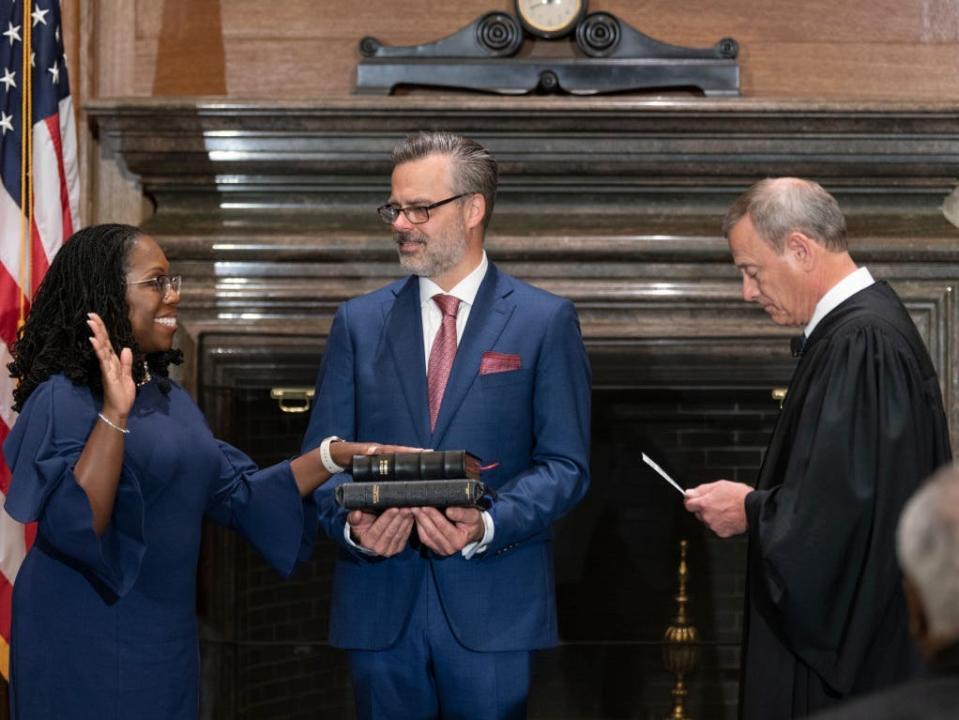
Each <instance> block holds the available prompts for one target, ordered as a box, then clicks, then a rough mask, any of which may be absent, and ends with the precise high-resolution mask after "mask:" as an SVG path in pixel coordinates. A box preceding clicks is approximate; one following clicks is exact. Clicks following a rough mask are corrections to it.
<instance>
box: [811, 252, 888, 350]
mask: <svg viewBox="0 0 959 720" xmlns="http://www.w3.org/2000/svg"><path fill="white" fill-rule="evenodd" d="M874 282H876V281H875V280H874V279H873V277H872V274H871V273H870V272H869V270H868V269H866V268H864V267H861V268H858V269H857V270H854V271H853V272H851V273H849V274H848V275H846V277H844V278H843V279H842V280H840V281H839V282H837V283H836V284H835V285H833V286H832V287H831V288H830V289H829V292H827V293H826V294H825V295H823V296H822V297H821V298H819V302H818V303H816V310H815V311H814V312H813V314H812V319H811V320H810V321H809V324H808V325H806V329H805V330H804V331H803V332H804V333H805V335H806V338H807V339H808V338H809V337H810V336H811V335H812V331H813V330H815V329H816V326H817V325H818V324H819V322H820V321H821V320H822V319H823V318H824V317H826V315H828V314H829V313H831V312H832V311H833V310H835V309H836V308H837V307H839V306H840V305H841V304H842V303H844V302H845V301H846V300H848V299H849V298H851V297H852V296H853V295H855V294H856V293H857V292H859V291H860V290H865V289H866V288H867V287H869V286H870V285H872V284H873V283H874Z"/></svg>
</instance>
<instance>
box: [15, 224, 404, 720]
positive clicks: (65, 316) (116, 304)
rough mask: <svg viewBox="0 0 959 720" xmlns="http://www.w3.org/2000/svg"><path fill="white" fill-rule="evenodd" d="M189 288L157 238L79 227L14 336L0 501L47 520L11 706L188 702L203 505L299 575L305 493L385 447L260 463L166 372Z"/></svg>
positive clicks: (36, 714)
mask: <svg viewBox="0 0 959 720" xmlns="http://www.w3.org/2000/svg"><path fill="white" fill-rule="evenodd" d="M179 290H180V278H179V277H177V276H171V275H170V271H169V264H168V262H167V259H166V257H165V256H164V254H163V252H162V250H161V249H160V247H159V246H158V245H157V243H156V242H155V241H154V240H153V239H152V238H150V237H148V236H146V235H143V234H141V233H140V231H139V230H138V229H137V228H134V227H130V226H125V225H102V226H95V227H90V228H86V229H85V230H81V231H80V232H78V233H76V234H75V235H74V236H73V237H72V238H71V239H70V240H69V241H68V242H67V243H66V244H65V245H64V247H63V248H62V249H61V250H60V252H59V254H58V255H57V257H56V258H55V259H54V261H53V263H52V264H51V266H50V269H49V271H48V273H47V275H46V277H45V279H44V280H43V283H42V285H41V286H40V288H39V291H38V293H37V295H36V298H35V301H34V304H33V308H32V310H31V313H30V315H29V317H28V319H27V322H26V324H25V326H24V327H23V329H22V330H21V332H20V335H19V339H18V341H17V343H16V344H15V346H14V349H13V357H14V361H13V363H11V364H10V370H11V373H12V375H13V377H15V378H17V379H18V381H19V384H18V386H17V388H16V390H15V391H14V401H15V409H17V410H19V412H20V416H19V418H18V419H17V422H16V424H15V426H14V428H13V430H12V431H11V433H10V436H9V437H8V439H7V441H6V443H5V444H4V447H3V450H4V454H5V456H6V460H7V463H8V465H9V467H10V469H11V470H12V472H13V479H12V481H11V485H10V488H9V492H8V495H7V498H6V504H5V509H6V511H7V512H8V513H9V514H10V515H11V516H13V517H14V518H15V519H17V520H19V521H21V522H32V521H36V522H37V523H38V526H37V535H36V541H35V542H34V545H33V547H32V548H31V549H30V551H29V553H28V554H27V557H26V559H25V560H24V562H23V565H22V566H21V568H20V570H19V573H18V575H17V578H16V583H15V585H14V597H13V629H12V639H11V666H10V673H11V678H10V679H11V692H10V704H11V715H12V717H14V718H30V719H31V720H33V719H35V718H58V719H62V718H96V719H97V720H106V719H108V718H130V719H131V720H133V719H136V720H148V719H150V718H157V719H158V720H159V719H160V718H162V719H163V720H168V719H170V718H177V719H180V718H195V717H196V716H197V715H198V707H199V690H198V685H199V652H198V642H197V620H196V613H195V604H196V597H195V596H196V588H195V583H196V569H197V557H198V550H199V544H200V527H201V520H202V518H203V516H204V515H206V516H207V517H210V518H212V519H213V520H214V521H216V522H218V523H221V524H224V525H227V526H230V527H233V528H235V529H236V530H237V531H238V532H240V533H241V534H242V535H243V536H244V537H246V538H247V539H248V540H249V541H250V542H251V543H253V545H254V546H255V547H256V548H257V549H258V550H259V551H260V552H261V553H262V554H263V556H264V557H265V558H266V559H267V560H268V561H269V562H270V563H271V564H272V565H273V566H274V567H275V568H276V569H277V570H278V571H280V572H281V573H283V574H289V573H291V572H292V571H293V569H294V568H295V566H296V565H297V562H298V561H299V560H302V559H304V558H306V557H307V556H308V555H309V553H310V551H311V550H312V545H313V539H314V537H315V535H316V512H315V508H314V506H313V500H312V491H313V490H314V489H316V488H317V487H318V486H319V485H320V484H322V483H323V482H325V481H326V480H327V479H328V478H329V477H330V475H331V469H332V470H336V469H337V466H349V464H350V459H351V458H352V455H353V454H354V453H357V454H360V453H364V452H372V451H374V450H375V449H376V446H375V445H373V444H371V443H347V442H334V443H332V444H327V445H326V447H325V448H318V449H317V450H315V451H312V452H310V453H308V454H305V455H302V456H300V457H297V458H295V459H294V460H291V461H289V462H282V463H279V464H278V465H274V466H272V467H269V468H265V469H263V470H260V469H258V468H257V467H256V466H255V465H254V463H253V462H252V461H251V460H250V458H248V457H247V456H246V455H244V454H243V453H242V452H240V451H239V450H236V449H235V448H232V447H230V446H229V445H227V444H226V443H223V442H220V441H219V440H217V439H216V438H214V437H213V435H212V433H211V432H210V429H209V428H208V427H207V424H206V422H205V420H204V417H203V415H202V413H201V412H200V409H199V408H198V407H197V406H196V404H195V403H194V402H193V400H192V399H191V398H190V397H189V395H188V394H187V393H186V392H185V391H184V390H183V389H182V388H181V387H180V386H179V385H178V384H177V383H175V382H173V381H172V380H170V378H169V377H168V366H169V364H170V363H176V362H179V360H180V354H179V352H178V351H175V350H173V334H174V332H175V330H176V323H177V321H176V314H177V305H178V303H179V301H180V293H179ZM383 449H384V450H393V449H394V448H387V447H384V448H383ZM406 521H407V520H406V519H403V518H400V517H399V516H397V523H399V522H406Z"/></svg>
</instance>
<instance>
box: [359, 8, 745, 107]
mask: <svg viewBox="0 0 959 720" xmlns="http://www.w3.org/2000/svg"><path fill="white" fill-rule="evenodd" d="M515 7H516V15H515V16H514V15H511V14H510V13H505V12H489V13H486V14H485V15H483V16H481V17H480V18H478V19H476V20H475V21H473V22H472V23H471V24H469V25H467V26H466V27H464V28H462V29H461V30H458V31H457V32H455V33H453V34H452V35H448V36H447V37H444V38H441V39H439V40H436V41H434V42H431V43H426V44H423V45H407V46H400V45H396V46H390V45H384V44H383V43H382V42H380V41H379V40H377V39H376V38H374V37H369V36H367V37H364V38H363V39H362V40H360V43H359V49H360V53H361V54H362V55H363V59H361V60H360V62H359V64H358V65H357V67H356V90H355V92H356V93H357V94H367V95H389V94H390V93H391V92H392V91H393V90H394V89H395V88H396V87H397V86H399V85H415V86H427V87H445V88H457V89H466V90H480V91H484V92H491V93H499V94H504V95H524V94H528V93H532V92H546V93H553V92H565V93H570V94H572V95H595V94H597V93H609V92H622V91H628V90H643V89H651V88H689V87H692V88H698V89H700V90H702V91H703V92H704V93H705V94H706V95H738V94H739V64H738V63H737V61H736V57H737V55H738V54H739V45H738V44H737V43H736V41H735V40H733V39H732V38H723V39H722V40H720V41H719V42H718V43H716V44H715V45H714V46H713V47H711V48H687V47H681V46H679V45H670V44H668V43H664V42H660V41H658V40H655V39H654V38H651V37H650V36H649V35H645V34H644V33H641V32H640V31H639V30H636V29H635V28H633V27H631V26H630V25H629V24H628V23H626V22H624V21H622V20H620V19H619V18H617V17H616V16H615V15H612V14H610V13H606V12H594V13H590V14H586V9H587V0H515ZM517 16H518V17H517ZM524 30H525V35H524ZM570 34H573V35H575V40H576V42H575V46H576V52H577V56H576V57H571V58H552V57H526V56H524V57H515V56H516V55H517V53H519V51H520V49H521V48H522V47H523V45H524V43H526V42H527V36H528V37H529V38H530V39H529V44H531V45H535V44H536V43H538V42H552V41H553V40H557V39H559V38H563V37H565V36H568V35H570Z"/></svg>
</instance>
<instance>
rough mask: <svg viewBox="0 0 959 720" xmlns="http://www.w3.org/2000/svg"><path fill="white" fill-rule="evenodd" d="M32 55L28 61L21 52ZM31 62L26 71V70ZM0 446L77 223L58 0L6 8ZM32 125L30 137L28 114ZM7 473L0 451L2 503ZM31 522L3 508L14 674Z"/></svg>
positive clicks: (4, 621) (3, 602)
mask: <svg viewBox="0 0 959 720" xmlns="http://www.w3.org/2000/svg"><path fill="white" fill-rule="evenodd" d="M25 55H26V56H27V57H28V58H29V60H28V61H27V62H26V63H24V56H25ZM25 67H26V70H27V72H26V74H25V73H24V69H25ZM0 72H2V73H3V75H2V77H0V85H2V88H0V133H2V137H0V167H2V181H3V186H2V187H0V443H2V442H3V441H4V440H6V438H7V435H8V433H9V432H10V427H11V426H12V425H13V421H14V420H15V419H16V416H15V414H14V412H13V410H12V409H11V406H12V404H13V395H12V393H13V387H14V385H13V381H12V380H11V378H10V377H9V373H8V372H7V369H6V368H7V363H9V362H10V361H11V359H12V358H11V356H10V347H11V345H12V344H13V341H14V339H15V338H16V332H17V327H18V325H19V324H20V323H21V322H22V320H23V318H24V316H25V315H26V313H27V311H28V310H29V308H30V300H31V299H32V297H33V293H34V292H36V289H37V286H38V285H39V284H40V280H41V279H42V278H43V275H44V273H45V272H46V271H47V268H48V267H49V266H50V261H51V260H53V256H54V255H56V253H57V250H59V248H60V246H61V245H62V244H63V242H64V240H66V239H67V238H68V237H70V235H71V234H73V230H74V228H76V227H77V226H78V222H79V215H78V211H79V204H80V202H79V196H80V180H79V174H78V171H77V149H76V128H75V127H74V117H73V104H72V103H71V101H70V88H69V85H68V83H67V66H66V57H65V56H64V53H63V29H62V27H61V24H60V2H59V0H34V2H33V3H32V4H31V3H29V2H25V0H10V1H4V2H3V3H2V9H0ZM26 116H29V117H30V125H29V126H28V127H29V128H30V129H31V130H32V132H31V133H29V134H28V135H26V136H25V133H24V121H23V118H24V117H26ZM9 483H10V470H9V469H8V468H7V466H6V463H5V462H4V461H3V458H2V457H0V493H2V494H0V504H2V503H3V500H4V499H5V497H6V493H7V488H8V487H9ZM32 539H33V528H32V527H24V526H23V525H20V524H19V523H17V522H16V521H14V520H13V519H12V518H10V516H9V515H7V514H6V513H4V512H0V671H2V673H3V675H4V677H7V675H8V667H9V665H8V663H9V642H10V613H11V600H12V595H13V581H14V579H15V578H16V576H17V570H19V568H20V563H21V562H23V557H24V555H25V554H26V550H27V548H28V547H29V546H30V543H31V542H32Z"/></svg>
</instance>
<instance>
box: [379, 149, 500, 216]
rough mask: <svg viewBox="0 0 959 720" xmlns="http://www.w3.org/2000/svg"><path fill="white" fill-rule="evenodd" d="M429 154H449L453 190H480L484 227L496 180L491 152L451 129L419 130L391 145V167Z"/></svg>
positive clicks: (466, 191) (471, 191)
mask: <svg viewBox="0 0 959 720" xmlns="http://www.w3.org/2000/svg"><path fill="white" fill-rule="evenodd" d="M430 155H445V156H447V157H449V158H450V161H451V163H450V170H451V172H450V174H451V176H452V178H451V180H452V183H453V187H452V188H451V189H452V191H453V192H454V193H455V194H457V195H459V194H461V193H462V194H466V193H480V194H481V195H482V196H483V197H484V198H485V199H486V214H485V215H484V216H483V229H484V230H485V229H486V227H487V226H488V225H489V221H490V218H492V216H493V201H494V200H495V199H496V186H497V184H498V182H499V171H498V169H497V166H496V160H495V159H494V158H493V155H492V154H491V153H490V151H489V150H487V149H486V148H485V147H483V146H482V145H480V144H479V143H478V142H476V141H475V140H470V139H469V138H465V137H462V136H460V135H455V134H453V133H451V132H443V131H429V132H427V131H421V132H418V133H417V134H416V135H410V136H408V137H407V138H405V139H404V140H403V141H402V142H400V144H399V145H397V146H396V147H395V148H393V154H392V159H393V167H396V166H397V165H402V164H403V163H407V162H411V161H413V160H422V159H423V158H425V157H428V156H430Z"/></svg>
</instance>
